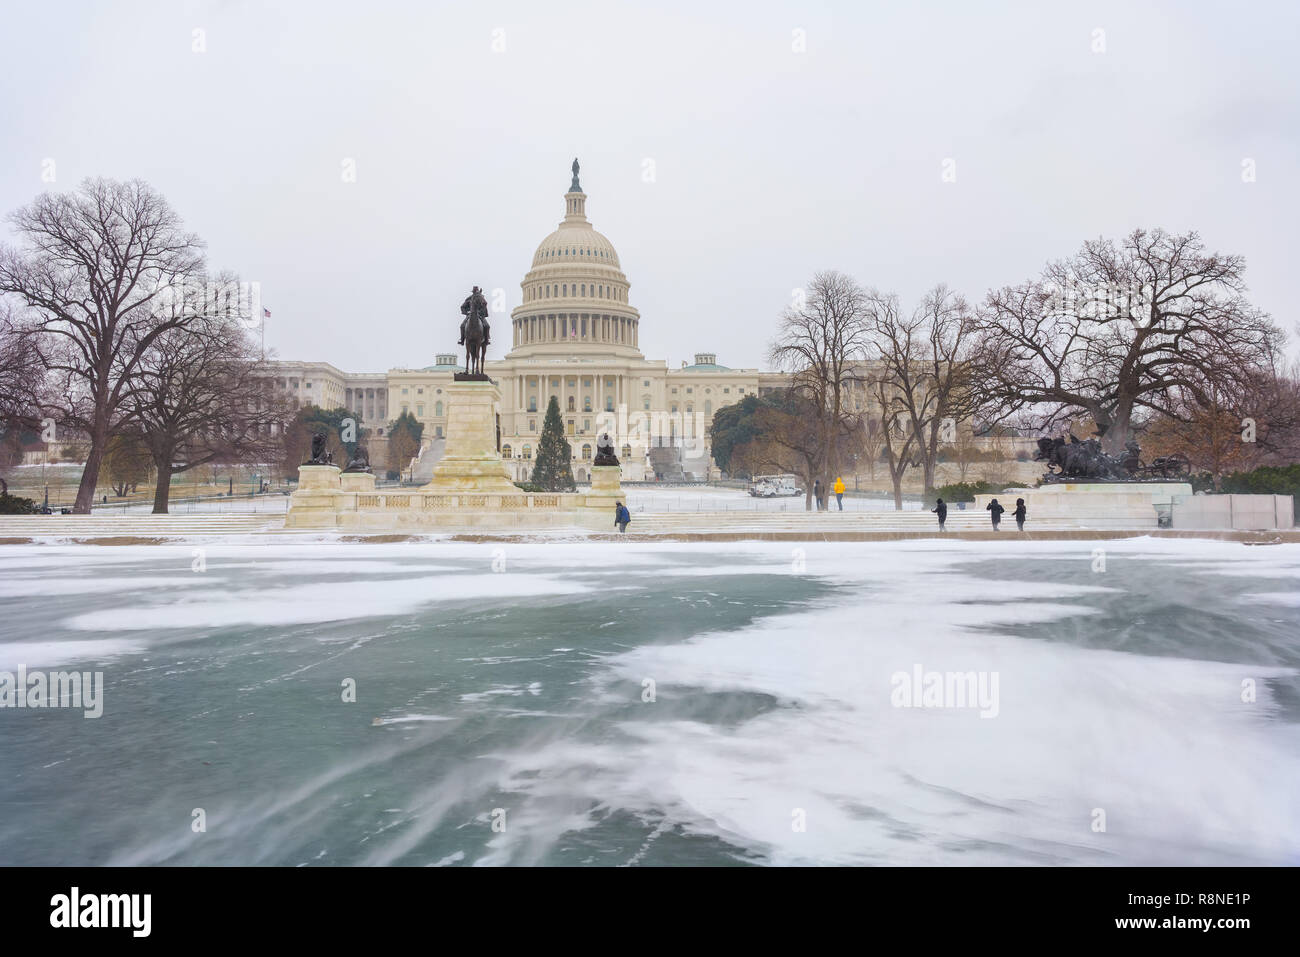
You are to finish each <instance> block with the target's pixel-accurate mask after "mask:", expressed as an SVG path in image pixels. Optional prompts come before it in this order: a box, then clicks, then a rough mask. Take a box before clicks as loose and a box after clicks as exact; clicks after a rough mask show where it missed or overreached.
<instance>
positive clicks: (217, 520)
mask: <svg viewBox="0 0 1300 957" xmlns="http://www.w3.org/2000/svg"><path fill="white" fill-rule="evenodd" d="M283 525H284V516H283V515H274V514H237V513H236V514H219V513H210V514H203V513H198V514H191V515H184V514H182V515H151V514H140V515H132V514H128V515H0V540H4V539H32V538H78V539H79V538H143V539H155V538H192V537H206V536H211V535H247V534H251V533H255V532H261V531H266V530H269V529H273V528H279V527H283Z"/></svg>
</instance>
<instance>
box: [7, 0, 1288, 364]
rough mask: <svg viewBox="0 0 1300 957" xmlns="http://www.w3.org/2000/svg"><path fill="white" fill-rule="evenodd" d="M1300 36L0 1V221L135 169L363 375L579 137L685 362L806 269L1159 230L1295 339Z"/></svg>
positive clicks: (547, 208)
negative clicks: (1196, 240) (1247, 287)
mask: <svg viewBox="0 0 1300 957" xmlns="http://www.w3.org/2000/svg"><path fill="white" fill-rule="evenodd" d="M195 30H202V31H203V34H202V39H203V42H204V45H205V46H206V50H205V51H204V52H195V50H194V46H195V33H194V31H195ZM796 30H800V31H803V34H802V35H803V36H804V37H805V38H806V41H805V42H806V51H805V52H796V50H795V49H794V47H795V38H796V34H795V31H796ZM1098 30H1100V31H1104V34H1098V33H1096V31H1098ZM1297 37H1300V4H1296V3H1293V2H1285V3H1283V2H1269V3H1254V4H1249V5H1242V4H1229V3H1219V4H1206V3H1173V2H1167V3H1154V2H1153V3H1138V2H1127V3H1124V2H1121V3H1108V2H1102V3H1098V2H1089V3H1043V2H1041V0H1038V2H1027V3H1011V2H1005V3H1004V2H986V3H978V4H974V3H959V2H952V3H903V2H898V3H871V4H867V3H863V2H845V3H840V4H829V3H806V2H805V3H795V2H788V3H770V2H753V0H747V2H739V3H732V4H724V3H700V2H694V3H665V2H655V3H621V2H614V0H604V2H598V3H566V2H559V0H553V2H543V3H539V2H536V0H534V2H519V3H491V2H474V3H460V4H440V3H428V2H421V3H417V2H382V0H381V2H366V3H363V2H347V3H338V2H320V0H316V2H310V3H307V2H302V3H289V2H271V0H262V2H252V0H242V2H226V3H215V2H208V3H205V2H194V0H190V2H156V3H154V2H131V0H120V2H115V3H99V2H90V0H86V2H68V0H42V2H18V0H5V3H4V15H3V33H2V35H0V137H3V145H4V148H3V151H0V209H2V210H4V211H6V212H7V211H9V210H12V209H14V208H15V207H17V206H19V205H22V204H24V203H26V202H28V201H30V200H31V199H32V198H33V197H34V196H35V195H36V194H38V193H39V192H41V191H42V190H44V189H50V188H53V189H68V188H72V187H74V186H75V185H76V184H77V182H78V181H79V180H81V179H82V178H83V177H86V176H101V175H102V176H111V177H118V178H130V177H140V178H143V179H145V180H147V181H148V182H150V183H152V184H153V185H154V186H155V187H157V188H158V189H159V190H160V191H162V192H163V193H164V194H165V195H166V196H167V197H168V198H169V199H170V201H171V202H172V204H173V205H174V206H175V207H176V209H177V210H178V211H179V212H180V214H181V215H182V216H183V217H184V218H185V220H186V222H187V224H188V225H189V226H190V228H192V229H194V230H195V231H197V232H198V233H200V234H201V235H202V236H203V237H204V238H205V239H206V241H207V243H208V246H209V256H210V259H211V261H212V264H213V265H214V266H216V267H218V268H224V269H232V270H235V271H237V272H238V273H239V274H240V275H241V276H242V277H243V278H245V279H250V280H257V281H259V282H260V283H261V284H262V289H263V298H264V299H265V301H266V303H267V305H268V306H269V307H270V308H271V310H272V318H271V320H270V322H269V323H268V325H267V329H266V337H267V344H268V346H270V347H272V348H274V349H275V350H276V352H277V353H278V354H279V355H280V356H281V357H283V358H288V359H317V360H325V361H328V362H331V363H333V364H335V365H337V366H339V367H340V368H343V369H345V370H347V371H353V372H378V371H383V370H386V369H388V368H390V367H394V366H420V365H426V364H428V363H429V362H432V361H433V358H432V357H433V354H434V353H435V352H436V351H446V350H448V347H449V346H450V345H451V344H453V343H454V341H455V338H454V337H455V325H456V322H457V319H458V305H459V303H460V300H461V299H462V298H463V297H464V295H465V294H466V292H467V291H468V289H469V287H470V286H471V285H472V284H475V283H477V284H478V285H481V286H484V287H485V288H487V289H489V290H491V289H493V288H496V287H501V288H504V289H505V290H506V294H507V297H508V299H507V305H508V306H510V307H513V306H515V305H517V304H518V302H519V297H520V291H519V282H520V280H521V279H522V278H523V275H524V273H525V271H526V270H527V269H528V267H529V264H530V262H531V258H532V254H533V250H534V248H535V247H536V245H537V243H538V242H539V241H540V240H541V239H542V237H544V236H545V235H546V234H547V233H549V232H550V231H551V230H552V229H554V228H555V226H556V224H557V223H558V222H559V220H560V218H561V216H562V215H563V202H562V199H561V197H562V195H563V193H564V191H565V190H566V188H567V186H568V183H569V164H570V162H571V161H572V159H573V157H574V156H575V155H576V156H578V157H579V158H580V160H581V162H582V184H583V187H584V189H585V191H586V192H587V194H588V197H589V198H588V201H587V212H588V216H589V217H590V218H591V220H592V221H593V224H594V225H595V227H596V228H597V229H599V230H600V231H601V232H603V233H604V234H605V235H606V236H608V237H609V238H610V239H611V240H612V241H613V243H614V244H615V246H616V247H617V249H618V250H619V254H620V257H621V259H622V263H623V268H624V270H625V271H626V272H627V274H628V277H629V279H630V281H631V283H632V292H631V301H632V303H633V305H635V306H637V308H639V309H640V311H641V316H642V326H641V330H642V331H641V346H642V350H643V351H644V352H645V354H646V355H647V356H648V357H650V358H662V359H667V360H668V361H669V363H670V364H671V365H674V366H675V365H678V364H679V363H680V362H681V360H682V359H688V358H689V357H690V355H691V354H692V353H693V352H694V351H697V350H698V351H716V352H717V353H718V356H719V361H721V362H723V363H724V364H727V365H732V366H745V367H755V366H757V367H762V366H763V364H764V363H763V355H764V351H765V346H766V343H767V341H768V340H769V339H770V337H771V335H772V333H773V330H774V325H775V321H776V317H777V315H778V314H779V312H780V310H781V308H782V307H783V306H784V305H785V304H786V303H787V302H788V301H789V299H790V293H791V289H792V288H794V287H796V286H798V285H800V284H801V283H802V282H804V281H805V280H806V279H807V278H808V277H809V276H810V274H811V273H812V272H813V271H815V270H817V269H823V268H837V269H841V270H844V271H847V272H850V273H852V274H853V275H855V276H857V277H858V278H859V279H861V280H862V281H863V282H865V283H869V284H873V285H877V286H879V287H882V288H885V289H891V290H895V291H897V292H899V293H900V294H902V295H903V296H904V297H905V299H907V300H908V301H914V300H915V299H916V298H917V297H918V296H919V295H920V294H921V292H922V291H923V290H924V289H926V288H927V287H928V286H930V285H932V284H934V283H936V282H939V281H944V282H947V283H948V284H949V285H951V286H954V287H956V288H957V289H959V290H961V291H963V292H965V293H966V294H967V295H968V296H970V297H971V298H979V297H981V296H982V295H983V294H984V292H985V291H986V290H987V289H988V288H989V287H990V286H994V285H1001V284H1004V283H1009V282H1018V281H1020V280H1022V279H1024V278H1027V277H1028V276H1030V275H1032V274H1033V273H1035V272H1036V271H1037V270H1038V269H1039V268H1040V267H1041V266H1042V264H1043V263H1044V262H1045V261H1046V260H1048V259H1051V258H1056V257H1059V256H1062V255H1066V254H1068V253H1069V252H1071V251H1072V250H1074V249H1075V248H1077V247H1078V245H1079V244H1080V243H1081V242H1082V241H1083V240H1085V239H1088V238H1091V237H1095V236H1098V235H1107V236H1118V235H1121V234H1123V233H1124V232H1126V231H1128V230H1130V229H1132V228H1134V227H1137V226H1157V225H1159V226H1164V227H1166V228H1168V229H1171V230H1179V231H1181V230H1186V229H1197V230H1199V231H1200V232H1201V234H1202V235H1203V237H1204V238H1205V240H1206V242H1207V243H1208V244H1209V245H1210V246H1211V247H1213V248H1217V249H1221V250H1225V251H1232V252H1238V253H1241V254H1244V255H1245V256H1246V257H1247V261H1248V263H1249V269H1248V272H1247V278H1248V280H1249V282H1250V284H1251V290H1252V297H1253V298H1254V300H1255V301H1256V303H1257V304H1259V305H1260V306H1262V307H1263V308H1265V309H1268V310H1270V311H1271V312H1272V313H1273V314H1274V315H1275V316H1276V317H1277V319H1278V320H1279V321H1280V322H1281V323H1282V325H1283V326H1284V327H1286V328H1287V329H1292V328H1293V327H1294V325H1295V321H1296V311H1295V309H1294V308H1293V301H1294V297H1293V295H1292V277H1293V276H1294V275H1295V272H1296V269H1297V263H1298V262H1300V239H1297V226H1296V221H1297V215H1296V214H1297V211H1298V210H1300V203H1298V202H1297V200H1298V199H1300V190H1298V189H1297V175H1298V174H1300V158H1298V157H1300V151H1298V150H1297V146H1298V145H1300V144H1298V143H1297V140H1298V139H1300V122H1298V121H1300V103H1298V99H1300V97H1298V91H1300V67H1298V66H1297V52H1296V43H1297ZM1098 39H1101V40H1102V41H1103V42H1104V48H1105V49H1104V52H1094V47H1096V46H1097V45H1098V43H1097V41H1098ZM494 47H495V48H496V49H494ZM502 47H504V48H503V49H501V48H502ZM345 159H351V160H353V161H354V162H355V170H356V180H355V182H344V180H343V176H342V175H341V169H342V163H343V161H344V160H345ZM946 159H952V160H953V161H954V162H955V171H956V181H955V182H952V183H945V182H943V181H942V177H941V172H942V168H943V163H944V161H945V160H946ZM1247 159H1248V160H1252V161H1253V162H1254V168H1255V170H1256V181H1255V182H1253V183H1245V182H1243V181H1242V164H1243V161H1244V160H1247ZM50 160H53V170H54V175H55V177H56V179H55V182H54V183H53V184H50V183H46V182H43V181H42V172H43V170H48V169H50V166H49V164H48V161H50ZM647 161H651V162H652V163H653V172H654V176H653V181H647V177H646V175H645V170H646V169H647V165H646V164H647ZM0 229H2V230H3V234H4V235H5V237H6V238H11V234H10V233H9V231H8V226H7V224H6V225H5V226H4V227H2V228H0ZM503 318H504V317H503ZM508 341H509V338H508V336H507V335H499V337H498V343H497V344H496V345H494V348H493V352H492V357H499V356H500V355H502V354H504V351H505V348H506V345H507V344H508Z"/></svg>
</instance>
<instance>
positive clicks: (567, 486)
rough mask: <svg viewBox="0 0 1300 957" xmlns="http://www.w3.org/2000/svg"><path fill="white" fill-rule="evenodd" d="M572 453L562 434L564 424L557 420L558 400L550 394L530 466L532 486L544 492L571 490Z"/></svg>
mask: <svg viewBox="0 0 1300 957" xmlns="http://www.w3.org/2000/svg"><path fill="white" fill-rule="evenodd" d="M572 457H573V452H572V450H571V449H570V448H569V441H568V439H566V438H565V437H564V423H563V422H562V421H561V419H560V402H559V400H558V399H556V398H555V396H551V402H550V404H549V405H548V406H547V407H546V421H545V422H544V423H543V424H542V438H541V441H539V442H538V443H537V463H536V464H535V465H534V466H533V479H532V485H533V486H534V487H535V488H537V489H538V490H540V491H544V492H575V491H577V489H578V486H577V485H575V484H574V482H573V464H572Z"/></svg>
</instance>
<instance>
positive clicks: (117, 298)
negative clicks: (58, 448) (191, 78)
mask: <svg viewBox="0 0 1300 957" xmlns="http://www.w3.org/2000/svg"><path fill="white" fill-rule="evenodd" d="M9 218H10V222H11V223H12V224H13V227H14V229H15V230H16V231H17V233H18V235H19V237H20V239H21V245H20V246H18V247H13V246H8V245H5V246H0V293H9V294H12V295H14V296H16V297H18V298H19V300H21V302H22V304H23V306H24V307H25V308H24V313H23V316H24V325H25V331H27V332H30V333H33V334H38V335H40V336H41V345H42V353H41V355H42V361H43V364H44V365H45V367H46V369H47V370H48V371H49V372H50V373H51V374H52V375H53V376H55V377H57V379H58V380H59V387H60V389H61V392H62V396H63V403H64V406H65V407H64V409H63V410H62V411H63V419H64V421H65V423H66V424H67V425H69V426H71V427H73V428H74V429H77V430H79V431H82V432H84V433H85V435H86V437H87V439H88V440H89V446H90V448H89V452H88V454H87V458H86V465H85V469H84V471H83V472H82V476H81V485H80V487H79V488H78V489H77V499H76V504H75V506H74V511H75V512H77V513H79V514H86V513H88V512H89V511H90V507H91V503H92V502H93V501H94V496H95V486H96V484H97V482H98V479H99V470H100V466H101V464H102V462H103V458H104V453H105V451H106V450H107V447H108V440H109V438H110V436H111V435H112V434H113V432H114V430H115V429H117V428H118V427H120V426H121V425H122V422H123V418H124V413H125V409H124V408H123V406H124V404H125V403H127V401H128V399H129V397H130V391H131V389H132V388H134V387H136V384H137V380H138V376H137V373H138V371H139V368H140V363H141V361H142V360H143V358H144V356H145V355H146V354H147V353H148V352H149V350H150V349H151V348H152V347H153V346H154V344H155V342H156V341H157V339H158V338H159V337H160V336H162V335H164V334H165V333H167V332H168V331H169V330H172V329H177V328H181V327H183V326H184V325H186V324H187V323H188V321H189V319H190V317H189V316H188V315H186V314H184V313H183V312H180V313H178V312H176V311H173V310H165V309H160V308H159V303H160V302H161V301H162V300H163V299H164V298H165V297H166V295H167V293H168V291H169V290H173V289H175V288H176V287H177V286H178V285H184V284H185V283H187V282H192V281H193V280H194V278H195V277H197V276H199V275H200V274H201V273H202V270H203V247H202V244H201V242H200V240H199V239H198V237H197V236H195V235H194V234H193V233H189V232H186V231H185V230H184V229H183V227H182V224H181V220H180V217H179V216H177V214H176V213H175V211H174V210H173V209H172V208H171V206H170V205H168V203H167V201H166V200H165V199H164V198H163V197H162V196H161V195H160V194H159V193H157V192H156V191H154V190H153V189H152V188H151V187H149V186H148V185H147V184H145V183H143V182H141V181H139V180H132V181H130V182H125V183H124V182H118V181H116V180H110V179H95V180H86V181H85V182H84V183H83V184H82V185H81V187H80V188H79V189H78V190H77V191H75V192H72V193H44V194H42V195H40V196H38V197H37V198H36V199H35V200H34V201H33V202H31V203H30V204H29V205H27V206H24V207H22V208H21V209H18V210H17V211H15V212H14V213H12V214H11V215H10V217H9Z"/></svg>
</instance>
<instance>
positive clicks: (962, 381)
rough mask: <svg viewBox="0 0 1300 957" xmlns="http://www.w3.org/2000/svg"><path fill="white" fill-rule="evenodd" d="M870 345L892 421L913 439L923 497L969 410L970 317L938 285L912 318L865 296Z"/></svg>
mask: <svg viewBox="0 0 1300 957" xmlns="http://www.w3.org/2000/svg"><path fill="white" fill-rule="evenodd" d="M868 300H869V303H870V304H869V306H868V314H869V315H870V325H871V332H872V345H873V346H874V348H875V351H876V355H877V356H878V359H879V363H880V367H881V375H882V376H883V377H884V378H885V379H887V380H889V385H890V387H891V388H890V389H889V390H888V391H889V394H890V395H891V400H890V404H891V409H892V413H893V415H892V417H893V418H894V419H895V420H898V419H899V418H900V417H901V418H902V419H904V420H905V421H906V427H907V429H908V430H909V431H910V432H911V433H912V434H913V435H914V436H915V443H914V449H913V450H912V452H913V455H912V457H913V458H914V459H915V461H916V462H917V463H918V464H919V466H920V468H921V470H922V479H923V486H924V494H925V495H927V496H928V495H929V494H930V493H931V492H932V491H933V490H934V471H935V463H936V462H937V461H938V458H939V446H940V443H943V444H951V443H953V442H955V441H956V438H957V423H958V422H959V421H960V420H964V419H965V418H966V417H967V416H969V415H970V413H971V411H972V408H973V399H972V394H971V391H970V388H969V381H968V375H969V362H968V359H969V355H968V354H969V352H970V342H971V337H972V330H973V316H972V314H971V311H970V307H969V306H968V305H967V304H966V300H965V299H963V298H962V297H961V296H959V295H957V294H956V293H954V292H952V291H951V290H949V289H948V287H947V286H944V285H938V286H935V287H934V289H932V290H930V292H928V293H926V295H925V297H924V298H923V299H922V300H921V304H920V305H919V306H917V308H916V309H915V310H914V311H913V312H912V314H911V315H910V316H904V315H903V313H902V310H901V308H900V307H899V303H898V297H897V296H895V295H893V294H888V295H886V294H882V293H880V292H877V291H875V290H872V291H871V292H869V293H868Z"/></svg>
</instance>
